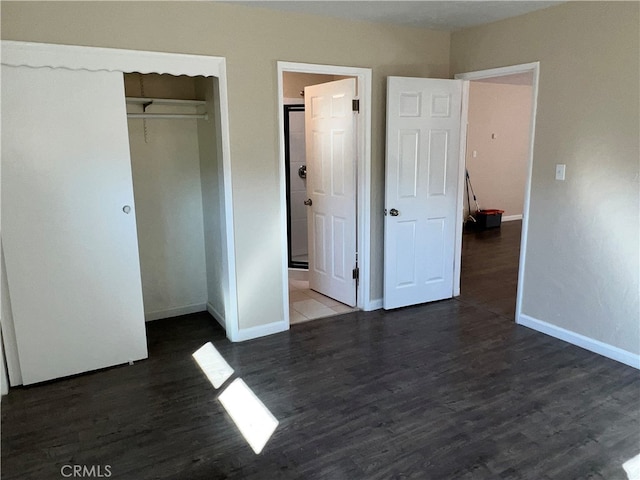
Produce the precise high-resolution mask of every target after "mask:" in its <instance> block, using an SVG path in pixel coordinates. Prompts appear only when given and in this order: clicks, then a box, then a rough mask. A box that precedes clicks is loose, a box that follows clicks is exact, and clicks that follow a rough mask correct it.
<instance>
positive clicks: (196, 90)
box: [124, 73, 219, 320]
mask: <svg viewBox="0 0 640 480" xmlns="http://www.w3.org/2000/svg"><path fill="white" fill-rule="evenodd" d="M204 80H205V79H204V78H203V77H189V76H172V75H166V74H163V75H159V74H140V73H129V74H125V75H124V85H125V94H126V98H127V117H128V131H129V145H130V152H131V168H132V177H133V192H134V197H135V204H136V212H137V213H136V223H137V230H138V248H139V252H140V270H141V276H142V292H143V298H144V311H145V319H146V320H156V319H159V318H167V317H173V316H176V315H182V314H186V313H192V312H199V311H204V310H206V309H207V303H208V300H209V292H208V289H207V281H208V279H207V264H208V263H210V262H212V261H213V262H215V252H214V251H212V249H213V244H212V243H211V242H209V244H207V242H206V241H205V217H206V218H207V220H208V222H207V225H206V230H207V233H208V235H207V236H209V237H210V236H211V235H212V234H213V235H215V233H216V232H215V228H214V225H213V222H216V220H217V219H216V213H215V212H212V211H211V202H207V198H211V197H212V195H215V191H212V190H214V186H215V183H216V181H217V178H209V177H211V176H212V175H213V176H216V175H217V173H216V171H215V169H213V168H211V167H212V164H213V162H212V159H213V154H212V152H211V151H209V150H210V149H208V148H207V147H210V145H209V144H208V143H207V141H206V139H204V138H203V139H201V138H200V137H204V136H205V135H203V134H204V133H205V129H203V128H202V127H200V128H199V125H198V124H199V123H202V122H204V123H206V122H208V119H209V116H208V112H207V109H206V107H207V105H206V103H207V102H206V99H205V91H204ZM214 205H215V203H214ZM218 230H219V228H218ZM218 235H219V233H218ZM207 250H209V252H208V253H209V254H208V255H207Z"/></svg>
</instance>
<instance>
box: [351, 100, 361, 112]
mask: <svg viewBox="0 0 640 480" xmlns="http://www.w3.org/2000/svg"><path fill="white" fill-rule="evenodd" d="M351 106H352V107H353V111H354V112H356V113H360V100H358V99H357V98H354V99H353V100H352V101H351Z"/></svg>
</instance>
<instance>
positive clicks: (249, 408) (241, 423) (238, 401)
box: [218, 378, 278, 453]
mask: <svg viewBox="0 0 640 480" xmlns="http://www.w3.org/2000/svg"><path fill="white" fill-rule="evenodd" d="M218 400H220V403H222V406H223V407H224V408H225V410H226V411H227V413H228V414H229V416H231V418H232V419H233V421H234V422H235V424H236V426H237V427H238V430H240V433H242V436H244V438H245V440H246V441H247V442H248V443H249V445H250V446H251V448H252V449H253V451H254V452H256V453H260V452H261V451H262V449H263V448H264V446H265V445H266V444H267V442H268V441H269V438H271V435H272V434H273V432H274V431H275V430H276V427H277V426H278V420H276V417H274V416H273V415H272V414H271V412H270V411H269V409H267V407H265V406H264V404H263V403H262V402H261V401H260V399H259V398H258V397H256V395H255V393H253V391H252V390H251V389H250V388H249V387H248V386H247V384H246V383H244V382H243V381H242V379H240V378H236V379H235V380H234V381H233V382H231V385H229V386H228V387H227V388H226V389H225V391H224V392H222V393H221V394H220V396H219V397H218Z"/></svg>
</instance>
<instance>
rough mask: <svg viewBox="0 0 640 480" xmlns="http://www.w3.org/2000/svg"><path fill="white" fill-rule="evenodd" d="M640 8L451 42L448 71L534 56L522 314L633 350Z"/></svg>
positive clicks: (525, 23)
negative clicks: (536, 76)
mask: <svg viewBox="0 0 640 480" xmlns="http://www.w3.org/2000/svg"><path fill="white" fill-rule="evenodd" d="M639 10H640V5H639V4H638V3H637V2H620V3H618V2H571V3H567V4H563V5H559V6H556V7H552V8H548V9H545V10H540V11H538V12H534V13H531V14H528V15H524V16H521V17H517V18H513V19H510V20H504V21H500V22H496V23H493V24H490V25H486V26H482V27H477V28H471V29H467V30H463V31H460V32H456V33H454V34H453V35H452V42H451V71H452V73H458V72H467V71H475V70H482V69H487V68H492V67H498V66H505V65H514V64H520V63H526V62H533V61H540V86H539V88H540V90H539V100H538V116H537V121H536V138H535V146H534V163H533V176H532V192H531V210H530V218H529V241H528V245H527V249H526V270H525V278H524V285H523V289H524V300H523V313H525V314H527V315H529V316H531V317H533V318H536V319H538V320H542V321H544V322H548V323H550V324H553V325H556V326H559V327H562V328H564V329H567V330H570V331H573V332H577V333H579V334H582V335H585V336H587V337H590V338H593V339H596V340H599V341H601V342H604V343H606V344H610V345H613V346H615V347H619V348H621V349H623V350H626V351H628V352H632V353H636V354H637V353H640V345H639V338H640V322H639V320H638V319H639V316H640V313H639V306H638V304H639V301H638V293H639V281H638V276H639V272H640V269H639V259H638V251H639V248H638V246H639V238H640V237H639V215H638V211H639V208H638V207H639V195H638V181H639V161H638V159H639V157H640V151H639V150H640V149H639V145H638V132H639V131H640V125H639V111H638V108H639V103H640V101H639V92H640V85H639V81H638V72H639V71H640V65H639V62H640V51H639V42H638V38H639V25H640V18H639ZM559 163H563V164H566V165H567V170H566V181H564V182H559V181H556V180H554V173H555V165H556V164H559Z"/></svg>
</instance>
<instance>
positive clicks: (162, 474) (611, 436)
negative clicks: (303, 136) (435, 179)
mask: <svg viewBox="0 0 640 480" xmlns="http://www.w3.org/2000/svg"><path fill="white" fill-rule="evenodd" d="M506 226H507V225H506V224H505V225H504V226H503V228H502V229H501V230H500V231H492V232H484V233H482V234H472V235H466V236H465V240H464V244H465V247H464V248H465V265H464V272H465V274H464V280H463V287H462V290H463V295H462V296H461V298H460V299H457V300H447V301H442V302H437V303H434V304H429V305H422V306H417V307H410V308H404V309H399V310H395V311H390V312H384V311H376V312H368V313H363V312H354V313H350V314H346V315H343V316H339V317H333V318H329V319H323V320H318V321H314V322H309V323H304V324H300V325H295V326H294V327H292V329H291V331H289V332H287V333H282V334H278V335H272V336H270V337H266V338H263V339H258V340H254V341H250V342H245V343H241V344H231V343H230V342H228V341H227V340H226V339H225V338H224V334H223V332H222V331H221V329H220V328H219V326H218V325H217V324H216V323H215V321H213V320H212V319H211V318H210V317H209V316H208V315H206V314H193V315H188V316H185V317H181V318H178V319H170V320H160V321H156V322H152V323H150V324H149V325H148V337H149V350H150V358H149V359H148V360H145V361H142V362H139V363H137V364H135V365H133V366H123V367H118V368H112V369H108V370H105V371H101V372H96V373H91V374H85V375H81V376H77V377H75V378H69V379H63V380H59V381H55V382H51V383H49V384H44V385H40V386H34V387H29V388H14V389H11V391H10V393H9V395H8V396H7V397H4V399H3V401H2V478H3V479H4V480H10V479H20V480H27V479H38V480H47V479H60V478H63V477H62V476H61V473H60V468H61V467H62V466H63V465H65V464H84V465H102V466H103V467H104V466H106V465H109V466H110V469H109V471H110V473H111V477H110V478H114V479H126V480H129V479H131V480H141V479H185V480H200V479H203V480H204V479H245V478H246V479H255V480H271V479H329V480H334V479H336V480H338V479H348V480H356V479H367V480H368V479H406V478H415V479H447V480H448V479H531V480H544V479H560V480H570V479H588V478H590V479H607V480H617V479H621V480H622V479H625V480H626V478H627V477H626V475H625V473H624V471H623V468H622V464H623V463H624V462H625V461H627V460H629V459H630V458H632V457H634V456H635V455H638V454H639V453H640V413H639V405H638V400H639V398H640V397H639V395H640V376H639V373H638V371H637V370H634V369H632V368H630V367H627V366H625V365H622V364H619V363H616V362H614V361H612V360H608V359H606V358H603V357H600V356H598V355H595V354H592V353H590V352H587V351H585V350H582V349H580V348H578V347H574V346H571V345H568V344H566V343H564V342H561V341H559V340H556V339H554V338H551V337H548V336H546V335H543V334H540V333H537V332H535V331H533V330H529V329H527V328H525V327H520V326H517V325H515V324H514V323H513V321H512V320H511V317H512V311H513V304H514V300H513V298H511V297H509V298H507V292H506V291H505V289H506V288H507V286H508V288H510V289H511V291H512V292H513V294H514V295H515V289H514V288H515V285H513V282H514V278H513V273H514V271H513V268H514V267H513V266H511V267H508V266H507V263H508V262H507V261H506V257H507V256H508V255H514V252H513V251H512V252H511V254H508V253H506V250H508V248H506V246H505V245H506V244H508V243H509V242H508V241H506V240H507V237H508V236H510V235H511V234H512V233H513V232H511V230H517V229H519V226H517V225H514V226H513V229H512V228H511V227H507V228H505V227H506ZM516 238H517V233H516ZM516 243H517V242H516ZM483 244H484V245H490V246H491V247H492V248H491V251H490V252H486V251H485V252H483V247H482V245H483ZM503 247H505V248H504V249H503ZM512 248H513V245H512ZM503 250H504V251H503ZM501 251H502V253H499V252H501ZM502 257H504V259H500V258H502ZM514 257H515V258H516V259H517V254H515V255H514ZM492 259H493V260H492ZM503 260H504V262H505V264H504V265H502V266H500V265H501V264H502V262H503ZM474 262H477V265H481V264H485V266H486V267H485V268H480V267H473V265H474ZM476 268H480V270H482V271H480V270H476ZM515 268H516V270H517V266H516V267H515ZM490 272H493V273H490ZM507 272H510V273H507ZM507 277H508V278H507ZM488 280H492V281H495V282H498V284H499V283H500V282H503V286H500V287H496V289H495V290H493V288H490V287H489V286H488V284H487V281H488ZM503 293H504V295H503ZM206 341H212V342H213V343H214V344H215V345H216V347H217V348H218V350H219V351H220V352H221V353H222V355H223V356H224V357H225V358H226V359H227V361H228V362H229V364H230V365H231V366H232V367H233V368H234V369H235V375H234V376H235V377H241V378H242V379H243V380H244V381H245V382H246V383H247V384H248V385H249V386H250V387H251V388H252V389H253V391H254V392H255V393H256V395H257V396H258V397H259V398H260V399H261V400H262V402H263V403H264V404H265V405H266V406H267V407H268V408H269V409H270V410H271V412H272V413H273V414H274V415H275V417H276V418H277V419H278V420H279V421H280V425H279V426H278V428H277V429H276V431H275V433H274V435H273V437H272V438H271V440H270V441H269V442H268V443H267V445H266V447H265V449H264V451H263V452H262V454H260V455H255V454H254V453H253V451H252V450H251V449H250V448H249V446H248V445H247V444H246V442H245V441H244V439H243V438H242V437H241V436H240V434H239V433H238V431H237V430H236V428H235V426H234V425H233V423H232V422H231V420H230V418H229V417H228V416H227V414H226V413H225V412H224V410H223V409H222V407H221V405H220V403H219V402H218V400H217V395H218V393H219V391H218V392H217V391H215V390H214V389H213V387H211V385H210V384H209V383H208V381H207V380H206V379H205V377H204V376H203V375H202V373H201V372H200V369H199V368H198V367H197V365H195V364H194V362H193V360H192V358H191V354H192V352H194V351H195V350H196V349H197V348H199V347H200V346H201V345H202V344H203V343H204V342H206ZM103 472H104V470H103ZM94 478H95V477H94Z"/></svg>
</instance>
